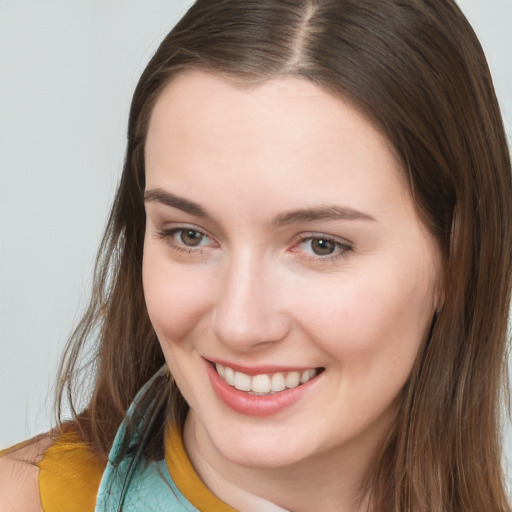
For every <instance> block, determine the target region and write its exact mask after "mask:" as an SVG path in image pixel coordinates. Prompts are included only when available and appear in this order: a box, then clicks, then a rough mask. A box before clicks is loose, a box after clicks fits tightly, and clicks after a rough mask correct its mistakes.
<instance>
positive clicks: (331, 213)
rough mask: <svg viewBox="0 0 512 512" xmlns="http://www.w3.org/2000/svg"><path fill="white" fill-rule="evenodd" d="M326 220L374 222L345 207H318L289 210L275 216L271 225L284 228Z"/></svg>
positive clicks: (365, 215)
mask: <svg viewBox="0 0 512 512" xmlns="http://www.w3.org/2000/svg"><path fill="white" fill-rule="evenodd" d="M326 220H370V221H375V217H372V216H371V215H369V214H367V213H363V212H360V211H358V210H354V209H353V208H349V207H347V206H319V207H313V208H306V209H298V210H291V211H288V212H283V213H280V214H279V215H277V216H276V217H275V218H274V220H273V224H274V225H275V226H285V225H287V224H295V223H300V222H314V221H326Z"/></svg>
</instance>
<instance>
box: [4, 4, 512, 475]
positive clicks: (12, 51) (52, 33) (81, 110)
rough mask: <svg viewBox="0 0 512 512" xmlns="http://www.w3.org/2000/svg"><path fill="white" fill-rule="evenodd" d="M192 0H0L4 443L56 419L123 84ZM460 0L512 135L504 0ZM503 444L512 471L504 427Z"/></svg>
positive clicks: (126, 98)
mask: <svg viewBox="0 0 512 512" xmlns="http://www.w3.org/2000/svg"><path fill="white" fill-rule="evenodd" d="M191 3H192V2H191V0H82V1H79V0H45V1H44V2H41V1H40V0H32V1H30V0H0V418H1V421H0V447H5V446H8V445H10V444H12V443H14V442H17V441H20V440H22V439H25V438H27V437H29V436H32V435H34V434H36V433H38V432H41V431H45V430H48V428H49V427H50V426H51V424H52V416H51V404H52V398H53V385H54V379H55V371H56V368H57V362H58V359H59V357H60V354H61V352H62V349H63V346H64V343H65V341H66V338H67V337H68V335H69V333H70V331H71V329H72V326H73V325H74V324H75V322H76V320H77V318H78V317H79V313H80V311H82V309H83V307H84V306H85V304H86V302H87V298H88V293H89V289H90V278H91V274H92V265H93V261H94V256H95V252H96V248H97V246H98V242H99V239H100V236H101V233H102V230H103V227H104V222H105V219H106V215H107V213H108V210H109V207H110V201H111V199H112V197H113V194H114V190H115V186H116V184H117V180H118V178H119V175H120V171H121V167H122V161H123V153H124V144H125V130H126V124H127V116H128V108H129V102H130V99H131V94H132V92H133V89H134V86H135V84H136V81H137V79H138V76H139V75H140V73H141V71H142V69H143V67H144V65H145V63H146V62H147V60H148V59H149V57H150V56H151V54H152V53H153V52H154V50H155V49H156V46H157V44H158V42H159V41H160V40H161V39H162V38H163V36H164V35H165V34H166V33H167V32H168V31H169V30H170V28H171V27H172V26H173V24H174V23H175V22H176V21H177V20H178V19H179V17H180V16H181V15H182V14H183V13H184V12H185V11H186V9H187V7H188V6H189V5H190V4H191ZM460 4H461V6H462V8H463V10H464V11H465V12H466V14H467V16H468V18H469V20H470V21H471V23H472V24H473V26H474V28H475V30H476V32H477V34H478V35H479V37H480V40H481V42H482V44H483V46H484V49H485V50H486V53H487V56H488V60H489V64H490V67H491V70H492V73H493V77H494V81H495V86H496V90H497V93H498V97H499V100H500V103H501V106H502V109H503V113H504V118H505V123H506V129H507V133H508V135H509V140H512V85H511V84H512V0H462V1H461V2H460ZM511 222H512V219H511ZM506 455H507V457H508V459H509V460H510V461H511V463H508V468H509V470H508V471H509V474H510V475H512V435H510V434H509V435H508V436H507V438H506ZM510 481H511V482H512V478H511V479H510Z"/></svg>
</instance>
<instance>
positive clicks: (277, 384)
mask: <svg viewBox="0 0 512 512" xmlns="http://www.w3.org/2000/svg"><path fill="white" fill-rule="evenodd" d="M270 388H271V389H272V391H274V392H277V391H283V389H285V388H286V384H285V383H284V376H283V374H282V373H274V375H272V378H271V379H270Z"/></svg>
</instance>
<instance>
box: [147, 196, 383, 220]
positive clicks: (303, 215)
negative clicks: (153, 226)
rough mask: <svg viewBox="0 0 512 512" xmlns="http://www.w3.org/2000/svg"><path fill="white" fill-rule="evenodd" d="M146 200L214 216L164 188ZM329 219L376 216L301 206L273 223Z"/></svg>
mask: <svg viewBox="0 0 512 512" xmlns="http://www.w3.org/2000/svg"><path fill="white" fill-rule="evenodd" d="M144 201H146V202H153V201H155V202H158V203H161V204H164V205H165V206H170V207H172V208H177V209H178V210H182V211H184V212H186V213H189V214H190V215H194V216H196V217H202V218H206V219H212V218H213V216H212V215H210V214H209V213H208V211H207V210H206V209H204V208H203V207H202V206H201V205H199V204H198V203H195V202H194V201H190V200H189V199H185V198H184V197H180V196H177V195H175V194H171V193H170V192H166V191H164V190H162V189H159V188H157V189H153V190H147V191H146V192H144ZM328 220H366V221H375V218H374V217H372V216H371V215H369V214H367V213H363V212H360V211H358V210H354V209H353V208H349V207H346V206H317V207H312V208H300V209H296V210H290V211H286V212H282V213H279V214H278V215H276V217H274V219H273V221H272V224H273V225H274V226H286V225H289V224H298V223H301V222H314V221H328Z"/></svg>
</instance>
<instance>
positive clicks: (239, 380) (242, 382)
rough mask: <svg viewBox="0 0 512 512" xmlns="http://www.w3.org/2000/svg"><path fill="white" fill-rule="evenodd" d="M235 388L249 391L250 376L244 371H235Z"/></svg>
mask: <svg viewBox="0 0 512 512" xmlns="http://www.w3.org/2000/svg"><path fill="white" fill-rule="evenodd" d="M235 388H236V389H239V390H240V391H251V377H250V376H249V375H246V374H245V373H241V372H235Z"/></svg>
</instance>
